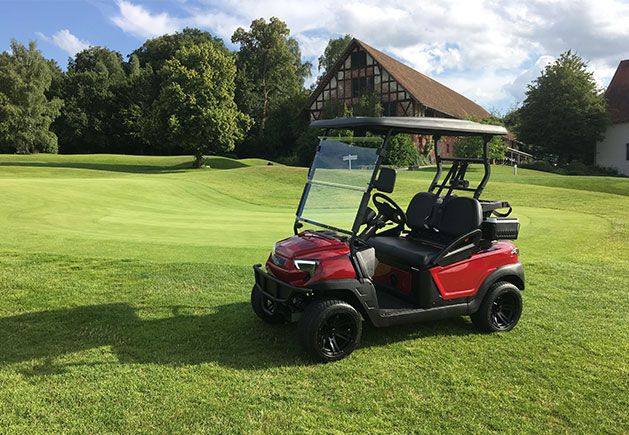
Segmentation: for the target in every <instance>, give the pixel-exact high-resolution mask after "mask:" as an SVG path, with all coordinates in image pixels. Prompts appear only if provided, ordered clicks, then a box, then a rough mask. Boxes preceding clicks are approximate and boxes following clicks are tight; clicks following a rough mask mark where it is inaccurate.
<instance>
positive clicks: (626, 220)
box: [0, 154, 629, 433]
mask: <svg viewBox="0 0 629 435" xmlns="http://www.w3.org/2000/svg"><path fill="white" fill-rule="evenodd" d="M209 162H210V166H211V168H210V169H198V170H192V169H189V167H190V166H191V163H192V157H186V156H180V157H141V156H113V155H86V156H62V155H41V154H40V155H30V156H21V155H0V228H1V232H0V234H1V237H0V295H2V299H3V303H2V305H0V386H1V388H0V428H2V429H1V431H6V432H11V433H26V432H45V431H46V432H60V431H64V432H85V433H105V432H107V433H111V432H161V433H173V432H190V431H193V432H213V433H216V432H220V433H230V432H247V433H250V432H271V433H287V432H306V431H313V432H338V433H340V432H354V433H358V432H360V433H365V432H381V433H394V432H395V433H409V432H420V433H437V432H439V433H448V432H453V431H457V432H466V433H470V432H474V433H487V432H508V433H521V432H524V431H526V432H549V431H550V432H580V433H599V432H610V433H628V432H629V417H628V413H627V409H629V367H628V364H627V361H628V360H629V320H628V319H629V316H627V311H628V310H629V298H628V297H627V291H629V273H628V271H629V255H628V254H629V227H628V225H629V179H627V178H612V177H578V176H573V177H572V176H571V177H568V176H559V175H554V174H548V173H543V172H537V171H527V170H519V172H518V175H517V176H514V175H513V172H512V170H511V168H508V167H493V168H492V170H493V174H492V178H491V180H490V182H489V184H488V186H487V188H486V190H485V193H484V195H483V197H484V198H487V199H497V200H498V199H504V200H508V201H510V202H511V204H512V205H513V206H514V216H517V217H519V218H520V221H521V223H522V229H521V231H520V240H518V241H517V242H516V243H517V245H518V246H519V248H520V251H521V261H522V263H523V264H524V267H525V271H526V279H527V283H526V289H525V290H524V292H523V298H524V312H523V315H522V319H521V320H520V323H519V324H518V326H517V327H516V328H515V329H514V330H513V331H512V332H510V333H505V334H494V335H485V334H481V333H478V332H477V330H476V329H475V328H474V327H473V326H472V324H471V323H470V321H469V319H468V318H458V319H453V320H446V321H439V322H433V323H427V324H418V325H410V326H404V327H396V328H390V329H382V330H379V329H374V328H372V327H367V328H366V330H365V332H364V338H363V343H362V345H361V347H360V348H358V349H357V350H356V351H355V352H354V353H353V354H352V355H351V357H349V358H347V359H345V360H342V361H340V362H338V363H334V364H327V365H319V364H312V363H310V362H309V361H307V360H306V359H304V357H303V356H302V352H301V350H300V348H299V347H298V341H297V337H296V328H295V327H294V325H292V326H291V325H283V326H269V325H267V324H264V323H262V321H260V320H259V319H258V318H257V317H255V316H254V314H253V312H252V311H251V309H250V306H249V294H250V289H251V286H252V283H253V274H252V269H251V265H252V264H254V263H261V262H264V260H265V259H266V256H267V255H268V252H269V250H270V248H271V247H272V245H273V243H274V242H275V241H277V240H279V239H281V238H284V237H287V236H290V235H291V232H292V224H293V219H294V212H295V209H296V207H297V202H298V200H299V196H300V194H301V191H302V188H303V183H304V181H305V179H306V175H307V170H306V169H304V168H294V167H287V166H282V165H277V164H274V165H267V162H266V161H263V160H257V159H245V160H231V159H227V158H220V157H216V158H210V159H209ZM480 175H481V174H480V172H471V173H470V178H471V179H472V180H474V179H476V180H477V179H479V178H480ZM431 178H432V172H431V171H426V170H422V171H414V172H409V171H401V172H399V174H398V182H397V186H396V189H395V191H394V193H393V194H392V197H393V198H394V199H396V200H397V201H399V203H400V204H401V205H403V206H405V205H406V204H407V203H408V201H409V200H410V198H411V196H412V195H413V194H414V193H415V192H416V191H421V190H426V188H427V186H428V184H429V182H430V180H431Z"/></svg>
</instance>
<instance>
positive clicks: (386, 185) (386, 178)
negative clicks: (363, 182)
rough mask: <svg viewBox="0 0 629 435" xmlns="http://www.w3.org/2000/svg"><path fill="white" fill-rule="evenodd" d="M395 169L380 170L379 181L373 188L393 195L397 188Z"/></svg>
mask: <svg viewBox="0 0 629 435" xmlns="http://www.w3.org/2000/svg"><path fill="white" fill-rule="evenodd" d="M395 175H396V172H395V169H391V168H380V173H379V174H378V179H377V180H376V181H375V183H374V185H373V187H375V188H376V189H377V190H379V191H380V192H385V193H391V192H393V188H394V187H395Z"/></svg>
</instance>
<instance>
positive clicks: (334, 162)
mask: <svg viewBox="0 0 629 435" xmlns="http://www.w3.org/2000/svg"><path fill="white" fill-rule="evenodd" d="M382 140H383V139H382V138H380V137H348V138H338V137H337V138H331V137H327V138H323V139H321V142H320V144H319V150H318V151H317V154H316V155H315V158H314V161H313V163H312V166H311V168H310V172H309V174H308V184H307V186H306V190H305V193H304V198H302V202H301V207H300V209H299V210H298V211H297V217H298V218H299V219H301V220H303V221H306V222H309V223H311V224H314V225H320V226H325V227H331V228H333V229H336V230H340V231H343V232H346V233H351V229H352V226H353V224H354V220H355V218H356V214H357V213H358V208H359V206H360V202H361V200H362V197H363V194H364V193H365V192H366V191H367V189H368V188H369V182H370V181H371V177H372V175H373V173H374V171H375V169H376V163H377V161H378V147H379V146H380V145H381V144H382Z"/></svg>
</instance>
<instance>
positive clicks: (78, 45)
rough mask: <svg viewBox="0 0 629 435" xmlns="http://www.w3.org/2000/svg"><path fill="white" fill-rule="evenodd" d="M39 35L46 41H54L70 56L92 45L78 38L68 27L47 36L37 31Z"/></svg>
mask: <svg viewBox="0 0 629 435" xmlns="http://www.w3.org/2000/svg"><path fill="white" fill-rule="evenodd" d="M37 36H38V37H39V38H40V39H43V40H44V41H47V42H52V43H53V44H55V45H56V46H57V47H59V48H60V49H62V50H63V51H65V52H66V53H68V54H69V55H70V56H74V55H75V54H77V53H78V52H79V51H83V50H85V49H86V48H89V46H90V43H89V42H87V41H83V40H81V39H79V38H77V37H76V36H74V35H73V34H72V33H71V32H70V31H69V30H68V29H63V30H59V31H58V32H56V33H54V34H53V35H52V36H46V35H44V34H43V33H41V32H37Z"/></svg>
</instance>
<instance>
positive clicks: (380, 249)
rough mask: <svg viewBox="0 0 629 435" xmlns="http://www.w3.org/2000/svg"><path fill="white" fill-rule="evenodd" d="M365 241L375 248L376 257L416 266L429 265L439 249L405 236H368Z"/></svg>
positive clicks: (385, 260) (423, 266)
mask: <svg viewBox="0 0 629 435" xmlns="http://www.w3.org/2000/svg"><path fill="white" fill-rule="evenodd" d="M367 243H368V244H369V245H370V246H372V247H373V248H375V250H376V257H378V259H380V260H382V261H384V262H387V260H390V261H393V262H394V263H398V264H402V265H406V266H410V267H417V268H426V267H428V266H431V265H432V264H433V261H434V260H435V258H436V257H437V255H438V254H439V252H440V251H441V249H440V248H438V247H434V246H428V245H425V244H423V243H420V242H417V241H414V240H410V239H407V238H405V237H394V236H376V237H372V238H370V239H369V240H368V242H367Z"/></svg>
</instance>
